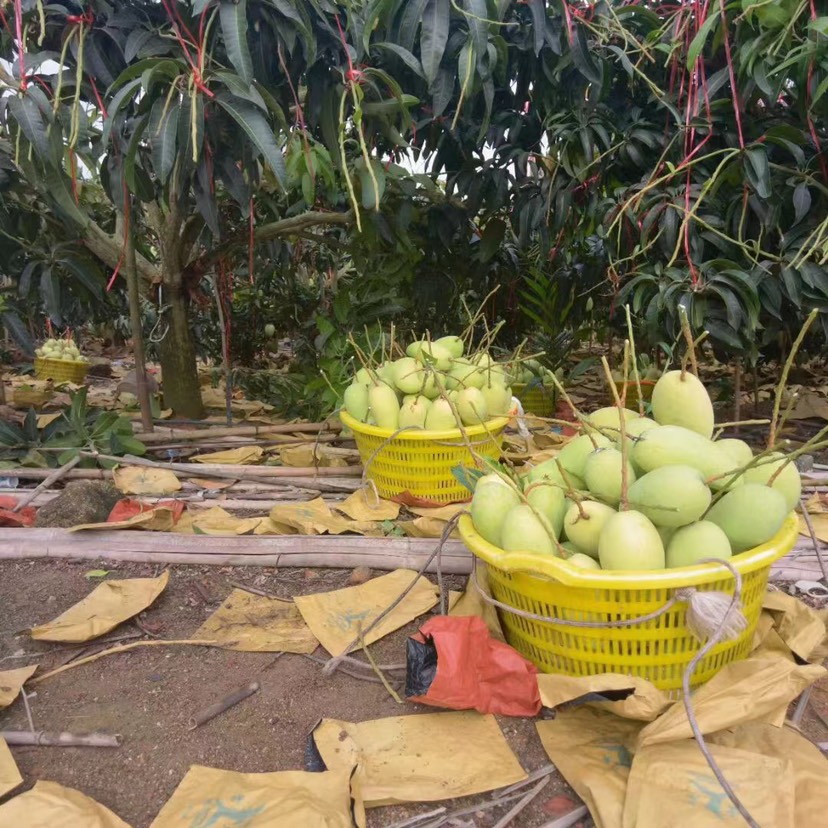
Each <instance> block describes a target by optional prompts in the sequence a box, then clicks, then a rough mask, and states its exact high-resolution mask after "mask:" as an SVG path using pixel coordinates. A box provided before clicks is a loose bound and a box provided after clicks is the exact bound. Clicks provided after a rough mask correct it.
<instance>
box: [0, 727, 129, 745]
mask: <svg viewBox="0 0 828 828" xmlns="http://www.w3.org/2000/svg"><path fill="white" fill-rule="evenodd" d="M0 739H3V740H4V741H5V742H6V744H7V745H38V746H44V747H111V748H116V747H120V746H121V734H120V733H116V734H114V735H112V736H110V735H109V734H108V733H84V734H77V735H76V734H74V733H50V732H48V731H44V730H37V731H35V732H27V731H20V730H2V731H0Z"/></svg>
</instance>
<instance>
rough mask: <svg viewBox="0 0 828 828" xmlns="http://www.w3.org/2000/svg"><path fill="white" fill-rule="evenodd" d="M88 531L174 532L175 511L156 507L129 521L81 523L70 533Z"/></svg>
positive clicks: (165, 507)
mask: <svg viewBox="0 0 828 828" xmlns="http://www.w3.org/2000/svg"><path fill="white" fill-rule="evenodd" d="M87 529H102V530H105V531H109V530H111V529H145V530H147V531H149V532H172V531H174V529H175V516H174V514H173V510H172V509H170V508H168V507H167V506H156V507H155V508H154V509H151V510H150V511H147V512H141V513H139V514H137V515H135V516H134V517H131V518H127V520H117V521H113V522H112V523H81V524H78V525H77V526H73V527H71V528H70V529H69V531H70V532H81V531H84V530H87Z"/></svg>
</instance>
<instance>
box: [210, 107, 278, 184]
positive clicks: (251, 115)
mask: <svg viewBox="0 0 828 828" xmlns="http://www.w3.org/2000/svg"><path fill="white" fill-rule="evenodd" d="M216 103H218V104H219V106H221V107H222V109H224V111H225V112H227V114H228V115H230V117H231V118H233V120H234V121H235V122H236V123H237V124H238V125H239V126H240V127H241V128H242V129H243V130H244V132H245V134H246V135H247V137H248V138H249V139H250V140H251V141H252V142H253V144H254V145H255V147H256V149H258V150H259V152H260V153H261V154H262V155H263V156H264V159H265V161H267V163H268V165H269V166H270V168H271V169H272V170H273V173H274V175H275V176H276V179H277V180H278V182H279V184H280V185H281V186H282V187H283V188H284V186H285V178H286V177H287V172H286V170H285V158H284V156H283V155H282V150H281V149H280V148H279V145H278V144H277V143H276V139H275V138H274V137H273V130H271V128H270V125H269V124H268V123H267V121H266V120H265V118H264V116H263V115H262V113H261V112H259V110H258V109H256V108H255V107H254V106H253V105H252V104H249V103H247V102H246V101H240V100H239V99H238V98H235V97H232V96H230V95H227V94H224V93H221V94H219V95H217V96H216Z"/></svg>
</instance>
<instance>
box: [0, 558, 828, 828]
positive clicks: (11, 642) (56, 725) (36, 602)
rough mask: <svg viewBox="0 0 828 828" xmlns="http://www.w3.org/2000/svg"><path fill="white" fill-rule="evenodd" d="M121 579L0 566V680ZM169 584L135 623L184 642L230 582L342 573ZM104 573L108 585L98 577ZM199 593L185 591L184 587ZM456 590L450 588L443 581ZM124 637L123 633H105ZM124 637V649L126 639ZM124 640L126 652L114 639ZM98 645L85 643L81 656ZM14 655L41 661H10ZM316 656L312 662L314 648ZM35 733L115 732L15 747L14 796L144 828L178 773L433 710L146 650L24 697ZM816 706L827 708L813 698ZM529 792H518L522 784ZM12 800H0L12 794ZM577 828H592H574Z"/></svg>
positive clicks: (555, 804)
mask: <svg viewBox="0 0 828 828" xmlns="http://www.w3.org/2000/svg"><path fill="white" fill-rule="evenodd" d="M99 566H100V567H102V568H109V569H112V570H113V575H114V576H116V577H121V578H129V577H148V576H151V575H154V574H156V572H155V568H154V567H153V566H151V565H140V564H135V565H132V564H117V565H115V566H113V565H109V566H107V565H106V564H105V563H101V564H98V563H95V562H90V561H81V562H69V561H47V562H43V561H31V562H30V561H11V562H4V563H0V670H9V669H12V668H16V667H21V666H24V665H27V664H34V663H37V664H39V665H40V672H45V671H47V670H49V669H52V668H55V667H57V666H60V665H61V664H63V663H66V662H67V661H69V660H70V659H72V658H75V657H77V656H78V654H79V653H80V652H81V650H83V649H84V647H83V646H79V647H76V648H72V649H67V648H65V646H63V645H59V644H48V643H45V642H37V641H33V640H32V639H31V638H30V637H29V636H28V634H27V633H26V630H27V629H29V628H30V627H31V626H33V625H34V624H37V623H40V622H43V621H46V620H49V619H51V618H54V617H55V616H56V615H57V614H58V613H59V612H62V611H63V610H64V609H66V608H67V607H69V606H70V605H72V604H73V603H75V602H76V601H79V600H80V599H81V598H83V597H84V596H85V595H86V594H88V592H89V591H90V589H91V585H92V584H94V583H95V581H90V580H89V579H87V578H86V577H85V575H84V573H86V572H88V571H89V570H91V569H95V568H98V567H99ZM170 569H171V577H170V581H169V585H168V586H167V589H166V590H165V592H164V593H163V594H162V595H161V597H160V598H159V599H158V600H157V601H156V603H155V604H154V605H153V606H152V607H151V608H150V609H149V610H148V611H147V612H146V613H145V614H144V615H143V616H142V617H141V618H142V622H143V624H144V626H145V627H146V628H147V629H149V630H151V632H153V633H154V634H156V635H158V636H159V637H162V638H170V639H182V638H188V637H191V635H192V633H193V632H194V631H195V630H196V629H197V628H198V627H199V626H200V625H201V623H202V622H203V620H204V619H205V618H206V617H207V616H208V615H209V614H210V613H212V612H213V611H214V610H215V609H216V607H217V606H218V604H219V603H220V602H221V601H222V600H223V599H224V598H225V597H226V596H227V595H228V594H229V593H230V591H231V589H232V587H231V585H230V584H229V581H233V580H234V581H238V582H242V583H246V584H252V585H255V586H257V587H259V588H260V589H264V590H267V591H268V592H271V593H273V594H275V595H278V596H280V597H283V598H289V597H291V596H293V595H300V594H303V593H310V592H321V591H326V590H331V589H338V588H340V587H342V586H345V584H346V581H347V579H348V577H349V575H350V572H349V571H347V570H330V569H328V570H326V569H314V570H302V569H280V570H278V571H277V570H275V569H261V568H256V569H253V568H241V567H238V568H233V567H225V568H216V567H193V566H174V567H171V568H170ZM110 577H112V576H110ZM196 584H198V586H196ZM452 585H453V586H455V587H457V586H459V585H460V581H459V580H458V581H457V582H456V583H454V584H452ZM415 628H416V624H412V625H410V626H409V627H408V628H405V629H402V630H399V631H398V632H397V633H395V634H393V635H390V636H387V637H386V638H384V639H383V640H381V641H379V642H377V643H376V644H375V645H373V647H372V648H371V649H372V652H373V653H374V654H375V655H376V656H377V657H378V660H379V661H380V662H385V663H389V662H403V661H405V639H406V637H407V636H408V635H410V634H411V633H412V632H413V631H414V630H415ZM134 630H136V627H135V626H134V625H133V624H131V623H129V622H128V623H126V624H123V625H121V626H120V627H118V628H117V629H116V630H115V631H113V632H112V633H110V634H109V636H106V637H107V638H108V637H117V636H118V635H119V634H120V635H123V634H124V633H128V632H131V631H134ZM136 640H137V639H136ZM125 643H128V642H125ZM98 649H103V647H101V646H100V645H96V644H94V643H93V645H92V648H91V651H97V650H98ZM21 653H35V654H39V653H43V655H42V657H40V658H37V657H32V658H15V659H9V658H7V657H8V656H11V655H20V654H21ZM317 654H321V655H325V653H324V651H322V650H321V649H320V650H318V651H317ZM253 680H256V681H258V682H259V683H260V685H261V690H260V691H259V692H258V693H257V694H255V695H254V696H252V697H251V698H249V699H247V700H245V701H244V702H242V703H241V704H239V705H238V706H236V707H235V708H233V709H231V710H229V711H227V712H225V713H224V714H222V715H221V716H219V717H218V718H216V719H213V720H212V721H211V722H209V723H207V724H206V725H203V726H202V727H200V728H198V729H197V730H194V731H190V730H188V729H187V721H188V719H189V717H190V716H191V715H192V714H193V713H194V712H197V711H200V710H201V709H203V708H204V707H206V706H208V705H209V704H212V703H213V702H215V701H216V700H217V699H220V698H222V697H224V696H225V695H227V694H228V693H230V692H232V691H233V690H236V689H238V688H239V687H241V686H243V685H245V684H247V683H249V682H250V681H253ZM32 689H33V691H36V695H35V696H34V698H32V700H31V708H32V714H33V717H34V723H35V727H36V729H38V730H47V731H69V732H73V733H88V732H92V731H104V732H109V733H120V734H122V737H123V744H122V746H121V747H120V748H116V749H107V748H60V747H14V748H12V753H13V756H14V758H15V760H16V762H17V765H18V767H19V769H20V772H21V774H22V775H23V778H24V780H25V782H24V786H23V787H21V788H18V789H17V790H16V791H14V792H13V794H16V793H20V792H22V791H23V790H25V789H26V788H28V787H31V786H32V785H33V784H34V783H35V782H36V781H37V780H38V779H48V780H52V781H55V782H58V783H60V784H63V785H67V786H69V787H72V788H77V789H78V790H80V791H82V792H83V793H85V794H87V795H89V796H91V797H92V798H93V799H96V800H97V801H99V802H101V803H103V804H104V805H106V806H108V807H109V808H111V809H112V810H113V811H115V813H116V814H118V815H119V816H120V817H121V818H122V819H124V820H125V821H126V822H128V823H129V824H130V825H131V826H132V828H147V826H148V825H149V824H150V823H151V821H152V819H153V818H154V816H155V815H156V814H157V813H158V811H159V810H160V809H161V806H162V805H163V804H164V803H165V802H166V801H167V799H168V798H169V797H170V795H171V794H172V792H173V790H174V789H175V787H176V786H177V785H178V783H179V782H180V781H181V779H182V777H183V776H184V774H185V773H186V772H187V769H188V768H189V767H190V765H193V764H199V765H208V766H211V767H217V768H224V769H229V770H236V771H246V772H263V771H276V770H298V769H303V768H304V760H305V748H306V745H307V742H308V734H309V733H310V731H311V730H312V729H313V727H314V726H315V725H316V723H317V722H318V721H319V719H320V718H322V717H328V718H335V719H342V720H346V721H354V722H359V721H365V720H369V719H378V718H382V717H385V716H396V715H401V714H416V713H424V712H434V709H433V708H427V707H424V706H422V705H416V704H411V703H405V704H404V705H402V706H401V705H398V704H397V703H396V702H395V701H393V700H392V699H391V698H390V697H389V695H388V694H387V693H386V691H385V690H384V689H383V687H382V686H381V685H379V684H373V683H368V682H364V681H360V680H357V679H354V678H351V677H350V676H347V675H344V674H341V673H335V674H334V675H333V676H331V677H326V676H323V675H322V668H321V666H320V665H318V664H315V663H313V662H312V661H310V660H308V659H306V658H304V657H303V656H299V655H290V654H286V655H284V656H282V657H280V658H278V659H276V660H274V655H273V654H268V653H263V654H258V653H237V652H231V651H227V650H219V649H213V648H205V647H189V646H175V647H163V646H162V647H146V648H138V649H136V650H134V651H132V652H129V653H124V654H120V655H114V656H108V657H105V658H102V659H99V660H97V661H95V662H92V663H90V664H86V665H81V666H79V667H77V668H75V669H71V670H68V671H66V672H65V673H62V674H61V675H58V676H55V677H54V678H53V679H49V680H48V681H46V682H44V683H43V684H40V685H38V686H37V687H35V688H32ZM826 701H827V702H828V698H826ZM500 726H501V728H502V730H503V732H504V734H505V736H506V738H507V740H508V742H509V744H510V746H511V747H512V749H513V750H514V752H515V754H516V755H517V756H518V757H519V759H520V761H521V762H522V764H523V766H524V768H525V769H526V770H527V771H532V770H534V769H536V768H539V767H541V766H543V765H545V764H547V763H548V759H547V757H546V754H545V753H544V751H543V749H542V747H541V744H540V741H539V740H538V737H537V735H536V732H535V726H534V723H533V721H531V720H523V719H507V718H502V719H500ZM16 729H21V730H22V729H28V725H27V721H26V713H25V709H24V707H23V703H22V701H21V699H20V698H18V699H17V700H16V701H15V702H14V703H13V705H12V706H11V707H9V708H7V709H6V710H4V711H2V712H0V730H16ZM527 790H528V788H527ZM13 794H12V795H13ZM560 795H566V796H568V797H572V798H573V799H576V797H575V796H574V794H573V793H572V791H571V790H570V788H569V787H568V786H567V785H566V783H565V782H564V781H563V780H562V778H561V777H560V776H557V775H556V776H553V777H552V779H551V781H550V783H549V784H548V785H547V786H546V787H545V788H544V789H543V791H542V792H541V794H540V795H539V796H538V797H537V798H536V800H535V801H534V802H532V804H531V805H530V806H529V807H528V808H526V809H525V810H524V811H522V812H521V813H520V815H519V816H518V817H517V819H516V820H515V821H514V822H513V823H512V825H513V826H518V828H536V827H537V826H541V825H543V824H544V823H546V822H548V821H550V820H551V819H553V818H555V817H556V816H559V815H560V811H559V810H558V809H560V808H561V806H562V805H563V808H564V812H566V811H568V810H569V809H570V808H571V807H573V806H567V803H566V801H565V800H562V799H560V798H557V799H556V797H560ZM488 799H489V795H488V794H484V795H481V796H478V797H469V798H467V799H463V800H457V801H455V802H442V803H439V804H440V805H446V806H447V807H448V810H449V811H451V810H454V809H455V808H461V807H466V806H469V805H473V804H475V803H478V802H483V801H486V800H488ZM2 801H5V800H3V799H0V802H2ZM437 804H438V803H427V804H422V805H419V804H418V805H406V806H394V807H385V808H378V809H374V810H372V811H370V812H369V815H368V819H369V826H370V828H381V826H388V825H391V824H393V823H394V822H397V821H400V820H402V819H405V818H407V817H409V816H413V815H414V814H417V813H422V812H427V811H431V810H434V808H435V807H437ZM512 805H514V801H513V802H511V803H510V804H509V805H506V806H501V807H499V808H496V809H491V810H487V811H485V812H480V813H479V814H471V815H468V816H465V817H463V820H465V822H461V823H459V824H462V825H468V826H472V825H473V826H475V828H488V826H492V825H493V824H494V823H495V822H497V820H498V819H499V818H500V817H502V816H503V814H504V813H505V812H506V811H507V810H508V809H509V808H510V807H511V806H512ZM582 824H583V825H584V826H586V825H591V824H592V823H591V821H589V820H587V821H585V822H584V823H582Z"/></svg>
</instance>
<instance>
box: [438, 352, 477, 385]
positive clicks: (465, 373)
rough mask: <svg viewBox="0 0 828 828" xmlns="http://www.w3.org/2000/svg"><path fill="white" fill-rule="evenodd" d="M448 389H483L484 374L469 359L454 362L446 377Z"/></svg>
mask: <svg viewBox="0 0 828 828" xmlns="http://www.w3.org/2000/svg"><path fill="white" fill-rule="evenodd" d="M444 382H445V383H446V388H449V389H451V388H482V387H483V382H484V377H483V373H482V372H481V371H480V370H479V369H478V368H477V367H476V366H474V365H472V364H471V363H470V362H469V361H468V360H467V359H462V358H460V359H455V360H452V363H451V367H450V368H449V371H448V374H446V376H445V377H444Z"/></svg>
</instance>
